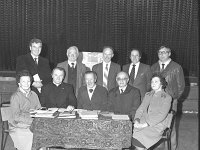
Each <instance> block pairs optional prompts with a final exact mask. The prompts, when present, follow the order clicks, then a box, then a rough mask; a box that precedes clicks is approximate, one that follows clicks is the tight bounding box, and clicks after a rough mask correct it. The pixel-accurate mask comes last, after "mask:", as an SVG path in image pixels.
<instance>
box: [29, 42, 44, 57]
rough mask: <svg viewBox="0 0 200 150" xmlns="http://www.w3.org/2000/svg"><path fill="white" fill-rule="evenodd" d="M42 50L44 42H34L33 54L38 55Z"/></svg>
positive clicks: (31, 48) (31, 49)
mask: <svg viewBox="0 0 200 150" xmlns="http://www.w3.org/2000/svg"><path fill="white" fill-rule="evenodd" d="M41 50H42V43H32V44H31V46H30V51H31V54H32V55H33V56H35V57H38V56H39V55H40V53H41Z"/></svg>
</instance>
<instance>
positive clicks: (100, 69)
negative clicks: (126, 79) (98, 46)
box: [92, 46, 121, 91]
mask: <svg viewBox="0 0 200 150" xmlns="http://www.w3.org/2000/svg"><path fill="white" fill-rule="evenodd" d="M113 56H114V53H113V49H112V48H111V47H109V46H106V47H104V48H103V62H102V63H99V64H96V65H94V66H93V68H92V70H93V71H95V72H96V73H97V77H98V78H97V84H99V85H101V86H104V87H105V88H106V89H107V90H108V91H109V90H111V89H112V88H114V87H116V86H117V83H116V80H115V78H116V76H117V73H119V72H120V71H121V67H120V65H118V64H116V63H114V62H111V59H112V58H113Z"/></svg>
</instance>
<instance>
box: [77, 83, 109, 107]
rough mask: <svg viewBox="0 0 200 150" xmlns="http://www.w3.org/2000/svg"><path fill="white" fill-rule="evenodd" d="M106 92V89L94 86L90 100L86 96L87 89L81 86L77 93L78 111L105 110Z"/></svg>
mask: <svg viewBox="0 0 200 150" xmlns="http://www.w3.org/2000/svg"><path fill="white" fill-rule="evenodd" d="M107 96H108V95H107V90H106V88H104V87H102V86H100V85H96V88H95V90H94V91H93V95H92V97H91V100H90V98H89V95H88V91H87V87H86V86H82V87H80V89H79V91H78V98H77V100H78V106H77V107H78V109H87V110H106V105H107Z"/></svg>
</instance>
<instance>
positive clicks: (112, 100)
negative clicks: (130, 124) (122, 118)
mask: <svg viewBox="0 0 200 150" xmlns="http://www.w3.org/2000/svg"><path fill="white" fill-rule="evenodd" d="M116 81H117V84H118V86H117V87H116V88H113V89H112V90H110V92H109V94H108V111H111V112H114V113H119V114H127V115H129V116H130V117H131V118H134V116H135V112H136V110H137V108H138V107H139V105H140V103H141V101H140V91H139V90H138V89H137V88H135V87H133V86H131V85H129V84H128V82H129V76H128V74H127V73H126V72H119V73H118V74H117V77H116Z"/></svg>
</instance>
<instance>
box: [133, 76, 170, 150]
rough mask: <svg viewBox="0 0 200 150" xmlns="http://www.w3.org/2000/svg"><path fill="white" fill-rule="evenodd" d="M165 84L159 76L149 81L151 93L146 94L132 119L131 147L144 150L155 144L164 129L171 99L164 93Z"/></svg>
mask: <svg viewBox="0 0 200 150" xmlns="http://www.w3.org/2000/svg"><path fill="white" fill-rule="evenodd" d="M166 85H167V83H166V81H165V79H164V78H163V77H162V76H161V75H160V74H154V75H153V76H152V79H151V88H152V91H150V92H147V93H146V94H145V97H144V99H143V101H142V104H141V105H140V107H139V108H138V109H137V111H136V114H135V118H134V129H133V145H134V146H135V147H136V148H137V150H145V149H148V148H150V147H151V146H153V145H154V144H155V143H157V142H158V141H159V140H160V139H161V137H162V134H163V132H164V130H165V129H166V127H167V126H166V124H165V122H166V121H165V119H166V117H167V115H168V113H169V110H170V107H171V101H172V98H171V96H170V95H169V94H167V93H166V92H165V90H164V89H165V87H166Z"/></svg>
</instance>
